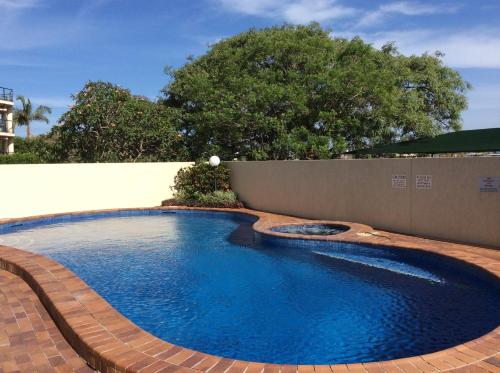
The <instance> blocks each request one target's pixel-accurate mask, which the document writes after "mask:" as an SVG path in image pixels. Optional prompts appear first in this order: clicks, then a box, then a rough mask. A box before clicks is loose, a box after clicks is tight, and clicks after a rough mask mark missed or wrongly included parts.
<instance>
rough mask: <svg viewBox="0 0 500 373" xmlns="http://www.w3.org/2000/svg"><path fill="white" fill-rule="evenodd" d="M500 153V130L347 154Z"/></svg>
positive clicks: (457, 133)
mask: <svg viewBox="0 0 500 373" xmlns="http://www.w3.org/2000/svg"><path fill="white" fill-rule="evenodd" d="M496 151H500V128H487V129H480V130H470V131H458V132H450V133H445V134H443V135H439V136H436V137H429V138H422V139H418V140H412V141H403V142H398V143H394V144H387V145H378V146H375V147H373V148H368V149H359V150H354V151H351V152H348V153H347V154H414V153H417V154H418V153H424V154H436V153H481V152H496Z"/></svg>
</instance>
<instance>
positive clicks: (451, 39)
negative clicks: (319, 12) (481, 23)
mask: <svg viewBox="0 0 500 373" xmlns="http://www.w3.org/2000/svg"><path fill="white" fill-rule="evenodd" d="M355 35H359V36H360V37H361V38H363V40H365V41H367V42H370V43H372V44H373V45H374V46H375V47H377V48H380V47H381V46H382V45H384V44H385V43H387V42H391V41H394V42H395V43H396V47H397V48H398V50H399V51H400V52H401V53H403V54H405V55H411V54H422V53H425V52H428V53H434V52H435V51H441V52H443V53H444V54H445V56H444V57H443V60H444V62H445V63H446V64H447V65H450V66H452V67H458V68H500V29H498V28H495V29H485V28H476V29H470V30H466V31H453V30H424V29H422V30H412V31H406V30H405V31H389V32H376V33H357V34H355V33H352V32H345V33H335V34H334V36H341V37H347V38H351V37H353V36H355Z"/></svg>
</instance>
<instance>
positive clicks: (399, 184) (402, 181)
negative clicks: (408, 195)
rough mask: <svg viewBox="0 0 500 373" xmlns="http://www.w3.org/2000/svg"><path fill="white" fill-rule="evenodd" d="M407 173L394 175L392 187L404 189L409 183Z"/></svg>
mask: <svg viewBox="0 0 500 373" xmlns="http://www.w3.org/2000/svg"><path fill="white" fill-rule="evenodd" d="M406 180H407V177H406V175H392V187H393V188H396V189H404V188H406V185H407V182H406Z"/></svg>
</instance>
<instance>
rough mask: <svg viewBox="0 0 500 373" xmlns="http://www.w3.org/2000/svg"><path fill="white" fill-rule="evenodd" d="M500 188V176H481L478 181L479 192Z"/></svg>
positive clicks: (494, 190)
mask: <svg viewBox="0 0 500 373" xmlns="http://www.w3.org/2000/svg"><path fill="white" fill-rule="evenodd" d="M499 190H500V177H497V176H482V177H481V179H480V181H479V191H480V192H498V191H499Z"/></svg>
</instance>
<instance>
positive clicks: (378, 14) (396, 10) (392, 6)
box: [357, 1, 458, 27]
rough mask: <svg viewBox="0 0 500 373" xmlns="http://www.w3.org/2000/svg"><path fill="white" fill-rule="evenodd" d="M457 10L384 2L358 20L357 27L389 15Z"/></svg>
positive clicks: (414, 3) (438, 12) (365, 25)
mask: <svg viewBox="0 0 500 373" xmlns="http://www.w3.org/2000/svg"><path fill="white" fill-rule="evenodd" d="M457 10H458V7H457V6H449V5H428V4H421V3H418V2H410V1H398V2H393V3H388V4H384V5H381V6H379V7H378V9H376V10H374V11H371V12H368V13H366V14H365V15H364V17H362V18H361V20H360V21H359V22H358V24H357V27H367V26H373V25H376V24H379V23H380V22H382V21H383V20H384V19H386V18H387V17H389V16H391V15H398V14H399V15H404V16H421V15H431V14H443V13H453V12H455V11H457Z"/></svg>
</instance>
